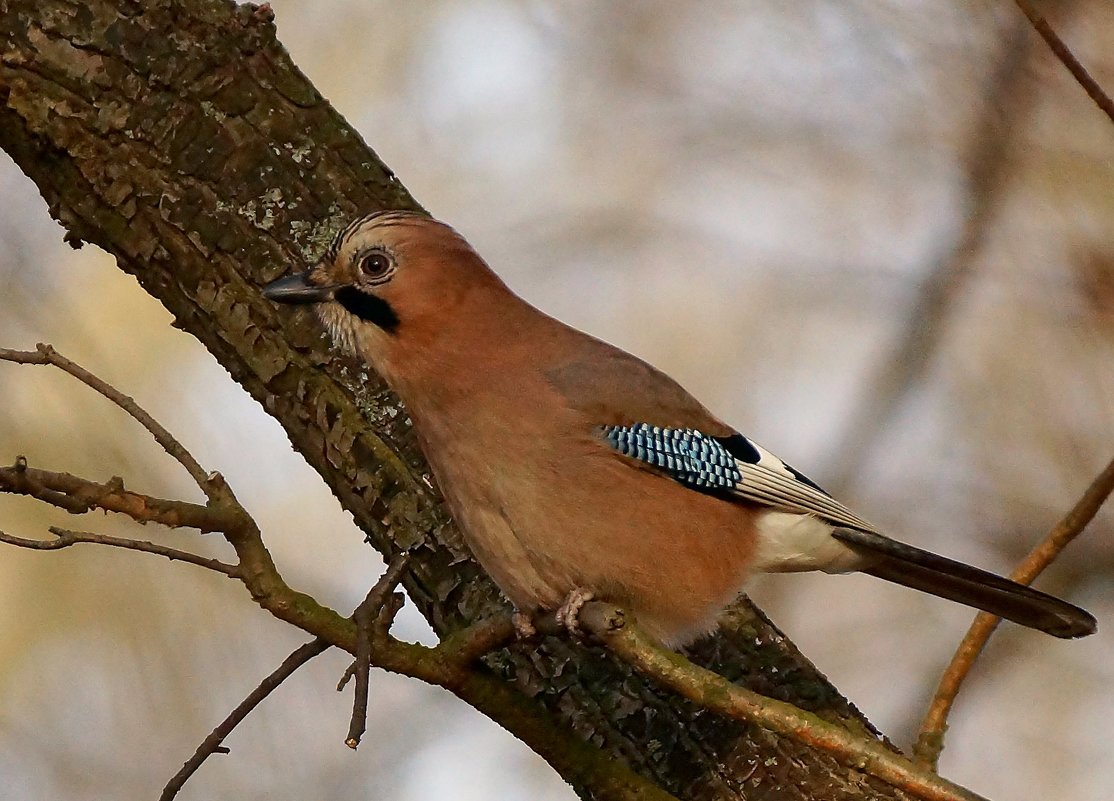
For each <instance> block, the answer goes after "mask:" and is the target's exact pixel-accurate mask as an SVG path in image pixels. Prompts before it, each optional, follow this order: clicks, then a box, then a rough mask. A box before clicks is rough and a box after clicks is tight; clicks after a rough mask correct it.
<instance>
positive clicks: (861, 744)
mask: <svg viewBox="0 0 1114 801" xmlns="http://www.w3.org/2000/svg"><path fill="white" fill-rule="evenodd" d="M580 623H581V626H583V628H584V629H585V631H588V632H591V633H592V634H594V635H595V636H597V637H599V638H600V639H602V640H603V641H604V643H605V644H606V645H607V647H608V648H610V649H611V650H612V651H614V652H615V653H616V654H618V655H619V656H620V657H621V658H622V659H623V661H625V662H627V663H628V664H630V665H633V666H634V667H635V669H637V670H638V671H639V672H640V673H643V674H644V675H646V676H649V677H650V678H652V679H654V680H655V681H658V682H660V683H662V684H663V685H665V686H666V687H669V688H670V689H672V690H673V691H675V692H677V693H680V694H681V695H683V696H684V697H685V698H688V699H689V700H690V701H693V702H694V703H697V704H699V705H700V706H702V707H704V708H706V709H710V710H712V711H714V712H718V713H719V714H721V715H725V716H727V717H730V718H735V719H736V720H741V721H745V722H748V723H755V724H757V725H759V726H761V727H763V728H764V729H768V730H770V731H772V732H777V733H778V734H781V735H783V736H786V737H792V738H793V739H795V740H799V741H801V742H805V743H808V744H809V745H810V746H812V747H814V748H817V749H819V750H821V751H824V752H825V753H828V754H830V755H832V756H833V757H835V758H836V759H838V760H839V761H840V762H842V763H844V764H848V765H854V766H856V767H857V768H859V769H860V770H863V771H865V772H866V773H868V774H869V775H871V776H874V777H876V778H878V779H881V780H882V781H885V782H887V783H889V784H890V785H892V786H894V787H898V788H900V789H901V790H903V791H905V792H907V793H910V794H912V795H913V796H915V797H916V798H920V799H923V800H924V801H985V799H982V797H981V796H978V795H975V794H974V793H972V792H970V791H969V790H965V789H964V788H962V787H960V786H958V785H955V784H952V783H951V782H948V781H946V780H944V779H941V778H940V777H939V776H937V775H935V774H934V773H931V772H929V771H926V770H924V769H923V768H920V767H919V766H917V765H916V764H915V763H914V762H913V761H912V760H909V759H906V758H905V757H903V756H900V755H899V754H895V753H894V752H893V751H891V750H890V749H888V748H886V747H885V746H884V745H883V744H882V743H881V742H880V741H878V740H868V739H866V738H864V737H859V736H855V735H853V734H851V733H850V732H848V731H847V730H846V729H844V728H842V727H841V726H835V725H833V724H831V723H828V722H827V721H825V720H822V719H820V718H818V717H816V716H815V715H810V714H809V713H807V712H804V711H803V710H801V709H798V708H797V707H795V706H793V705H792V704H787V703H785V702H784V701H778V700H775V699H773V698H767V697H765V696H762V695H758V694H757V693H753V692H751V691H749V690H746V689H743V688H741V687H736V686H735V685H734V684H732V683H731V682H729V681H727V680H725V679H724V678H723V677H722V676H719V675H717V674H715V673H712V672H711V671H710V670H704V669H703V668H701V667H698V666H696V665H694V664H692V663H691V662H689V661H688V660H687V659H685V658H684V657H683V656H681V655H680V654H677V653H673V652H672V651H666V650H664V649H662V648H661V647H660V646H658V645H657V643H655V642H654V641H653V640H652V639H651V638H650V637H649V636H648V635H647V634H646V633H645V632H643V631H642V630H641V629H639V628H638V626H637V625H635V623H634V622H633V621H631V620H629V619H628V618H627V617H626V616H625V615H624V614H623V612H622V611H621V610H619V609H617V608H615V607H613V606H609V605H607V604H601V603H590V604H587V605H585V607H584V608H583V610H582V611H581V615H580Z"/></svg>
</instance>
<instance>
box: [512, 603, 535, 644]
mask: <svg viewBox="0 0 1114 801" xmlns="http://www.w3.org/2000/svg"><path fill="white" fill-rule="evenodd" d="M511 624H512V625H513V626H514V633H515V634H516V635H518V639H520V640H529V639H530V638H532V637H534V636H536V635H537V633H538V629H537V627H536V626H535V625H534V617H533V615H531V614H530V613H529V612H520V611H518V610H517V609H516V610H514V614H513V615H511Z"/></svg>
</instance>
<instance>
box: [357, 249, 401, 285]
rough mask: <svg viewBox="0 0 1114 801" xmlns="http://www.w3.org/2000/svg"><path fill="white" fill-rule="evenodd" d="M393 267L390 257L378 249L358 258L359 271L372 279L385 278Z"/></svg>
mask: <svg viewBox="0 0 1114 801" xmlns="http://www.w3.org/2000/svg"><path fill="white" fill-rule="evenodd" d="M393 267H394V263H393V262H392V261H391V257H390V256H388V255H387V254H386V253H382V252H380V251H373V252H371V253H368V254H367V255H366V256H363V257H362V258H361V259H360V272H362V273H363V274H364V276H365V277H367V278H370V279H371V280H373V281H375V280H382V279H384V278H386V277H387V276H388V275H389V274H390V273H391V270H392V268H393Z"/></svg>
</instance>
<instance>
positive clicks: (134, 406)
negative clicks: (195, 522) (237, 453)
mask: <svg viewBox="0 0 1114 801" xmlns="http://www.w3.org/2000/svg"><path fill="white" fill-rule="evenodd" d="M35 347H36V350H33V351H22V350H11V349H9V348H0V360H2V361H8V362H14V363H15V364H51V365H54V366H55V367H58V368H60V369H62V370H64V371H65V372H67V373H69V374H70V375H72V376H73V377H74V378H76V379H77V380H78V381H80V382H82V383H83V384H85V385H86V386H87V387H90V388H91V389H94V390H96V391H97V392H99V393H100V394H102V395H104V396H105V397H106V398H108V399H109V400H110V401H112V402H113V403H115V404H116V405H117V406H119V407H120V408H121V409H123V410H124V411H125V412H127V413H128V414H129V415H131V416H132V418H133V419H135V421H136V422H138V423H139V424H140V425H141V426H143V427H144V428H146V429H147V430H148V431H149V432H150V433H151V436H153V437H154V438H155V441H156V442H158V443H159V445H161V446H162V449H163V450H164V451H166V452H167V453H168V454H170V455H171V456H172V457H174V459H176V460H177V461H178V463H179V464H181V465H182V467H184V468H185V469H186V472H187V473H189V474H190V477H191V478H192V479H193V480H194V483H196V484H197V486H198V487H200V488H201V491H202V492H204V493H205V497H207V498H213V497H214V490H213V487H212V484H211V479H210V476H209V474H208V473H207V472H206V471H205V468H203V467H202V466H201V465H200V464H198V462H197V460H196V459H194V458H193V455H192V454H191V453H190V452H189V451H188V450H186V448H185V447H184V446H183V445H182V443H180V442H179V441H178V440H176V439H175V438H174V437H173V436H172V435H171V434H170V432H169V431H167V430H166V429H165V428H163V427H162V425H160V424H159V422H158V421H157V420H156V419H155V418H153V417H152V416H151V415H150V414H148V413H147V412H146V411H144V410H143V408H142V407H140V405H139V404H138V403H136V402H135V400H134V399H132V398H130V397H129V396H127V395H125V394H124V393H123V392H121V391H120V390H118V389H116V387H114V386H112V385H111V384H109V383H108V382H106V381H104V380H102V379H100V378H98V377H97V376H95V375H93V374H92V373H91V372H89V371H88V370H86V369H85V368H84V367H82V366H81V365H79V364H77V363H75V362H72V361H70V360H69V359H67V358H66V357H65V356H63V355H62V354H60V353H59V352H58V351H56V350H55V349H54V348H53V347H51V346H50V345H46V344H43V343H41V342H40V343H39V344H38V345H36V346H35Z"/></svg>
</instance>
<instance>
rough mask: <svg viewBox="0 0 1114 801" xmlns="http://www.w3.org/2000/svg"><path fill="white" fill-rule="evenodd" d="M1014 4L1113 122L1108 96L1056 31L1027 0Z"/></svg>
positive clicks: (1110, 102)
mask: <svg viewBox="0 0 1114 801" xmlns="http://www.w3.org/2000/svg"><path fill="white" fill-rule="evenodd" d="M1014 3H1016V4H1017V7H1018V8H1020V9H1021V13H1022V14H1024V15H1025V16H1026V17H1027V18H1028V20H1029V23H1030V24H1031V25H1032V26H1033V28H1034V29H1035V30H1036V32H1037V33H1038V34H1040V37H1041V38H1042V39H1044V42H1045V44H1047V45H1048V47H1049V49H1050V50H1051V51H1052V52H1053V53H1054V54H1055V55H1056V58H1058V59H1060V63H1062V64H1063V65H1064V66H1065V67H1067V68H1068V72H1070V73H1071V74H1072V77H1073V78H1075V80H1076V82H1077V83H1078V84H1079V85H1080V86H1082V87H1083V91H1085V92H1086V93H1087V95H1088V96H1089V97H1090V98H1091V99H1092V100H1094V101H1095V105H1097V106H1098V107H1099V108H1100V109H1102V111H1103V113H1105V114H1106V116H1107V117H1109V118H1110V121H1111V122H1114V101H1112V100H1111V99H1110V96H1109V95H1108V94H1106V92H1104V91H1103V89H1102V87H1101V86H1099V84H1098V81H1096V80H1095V79H1094V78H1092V77H1091V74H1090V73H1089V72H1087V69H1086V67H1084V66H1083V65H1082V64H1081V63H1080V62H1079V59H1077V58H1076V57H1075V55H1074V54H1073V53H1072V52H1071V50H1069V49H1068V46H1067V45H1066V44H1064V40H1063V39H1061V38H1060V37H1059V36H1058V35H1057V33H1056V31H1054V30H1052V26H1051V25H1049V24H1048V22H1047V20H1045V18H1044V17H1042V16H1041V15H1040V14H1039V13H1037V10H1036V9H1035V8H1033V7H1032V6H1031V5H1029V3H1028V0H1014Z"/></svg>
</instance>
